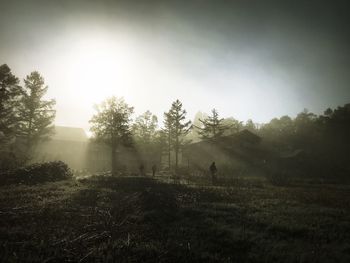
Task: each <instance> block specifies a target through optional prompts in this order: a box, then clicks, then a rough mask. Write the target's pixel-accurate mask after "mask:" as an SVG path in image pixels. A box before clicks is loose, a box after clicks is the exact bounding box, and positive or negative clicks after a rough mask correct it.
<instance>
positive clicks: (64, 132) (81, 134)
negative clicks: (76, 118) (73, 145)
mask: <svg viewBox="0 0 350 263" xmlns="http://www.w3.org/2000/svg"><path fill="white" fill-rule="evenodd" d="M51 139H52V140H61V141H76V142H86V141H87V140H88V137H87V136H86V133H85V131H84V129H82V128H77V127H65V126H55V133H54V134H53V136H52V138H51Z"/></svg>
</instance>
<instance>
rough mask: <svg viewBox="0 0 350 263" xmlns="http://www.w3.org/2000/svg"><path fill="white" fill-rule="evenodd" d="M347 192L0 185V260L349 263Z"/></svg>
mask: <svg viewBox="0 0 350 263" xmlns="http://www.w3.org/2000/svg"><path fill="white" fill-rule="evenodd" d="M349 190H350V189H349V187H348V186H336V185H313V186H309V185H308V186H306V185H299V186H294V187H277V186H272V185H270V184H268V183H266V182H261V180H258V179H257V181H254V179H252V178H249V179H247V180H246V179H244V178H240V179H237V180H236V181H235V183H234V184H231V186H229V187H226V186H216V187H213V186H196V185H189V186H186V185H181V184H177V185H174V184H169V183H165V182H161V181H160V180H152V179H147V178H138V177H121V178H112V177H99V178H97V177H92V178H90V179H84V180H80V181H75V180H73V179H72V180H66V181H61V182H55V183H46V184H41V185H35V186H6V187H2V188H0V206H1V208H0V257H1V258H2V259H3V261H4V262H16V261H18V262H23V261H29V262H63V261H71V262H79V261H80V262H91V261H100V262H140V261H143V262H174V261H178V262H350V245H349V244H350V242H349V241H350V223H349V222H350V203H349V200H350V191H349Z"/></svg>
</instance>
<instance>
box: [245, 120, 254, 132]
mask: <svg viewBox="0 0 350 263" xmlns="http://www.w3.org/2000/svg"><path fill="white" fill-rule="evenodd" d="M244 128H245V129H247V130H248V131H251V132H255V131H256V130H257V127H256V124H255V123H254V122H253V120H251V119H249V120H247V121H246V123H245V125H244Z"/></svg>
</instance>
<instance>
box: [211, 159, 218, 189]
mask: <svg viewBox="0 0 350 263" xmlns="http://www.w3.org/2000/svg"><path fill="white" fill-rule="evenodd" d="M209 171H210V174H211V181H212V183H213V184H216V183H217V177H216V173H217V171H218V169H217V168H216V165H215V162H213V163H212V164H211V165H210V167H209Z"/></svg>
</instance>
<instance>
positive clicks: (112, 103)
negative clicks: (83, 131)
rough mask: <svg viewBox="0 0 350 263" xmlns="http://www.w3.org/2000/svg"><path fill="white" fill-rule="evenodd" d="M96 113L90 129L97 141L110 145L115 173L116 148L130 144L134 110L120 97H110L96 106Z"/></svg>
mask: <svg viewBox="0 0 350 263" xmlns="http://www.w3.org/2000/svg"><path fill="white" fill-rule="evenodd" d="M96 110H97V113H96V114H95V115H94V116H93V117H92V118H91V120H90V123H91V124H92V126H91V128H90V130H91V131H92V132H93V135H94V138H95V139H96V140H97V141H101V142H104V143H106V144H107V145H109V146H110V147H111V168H112V174H113V175H115V174H116V172H117V169H116V157H117V156H116V150H117V148H118V147H119V146H120V145H130V144H131V137H132V136H131V127H130V122H131V118H130V116H131V114H132V113H133V111H134V108H133V107H130V106H129V105H128V104H127V103H126V102H125V101H124V99H122V98H116V97H112V98H109V99H107V100H105V101H104V102H102V103H101V105H98V106H96Z"/></svg>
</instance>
